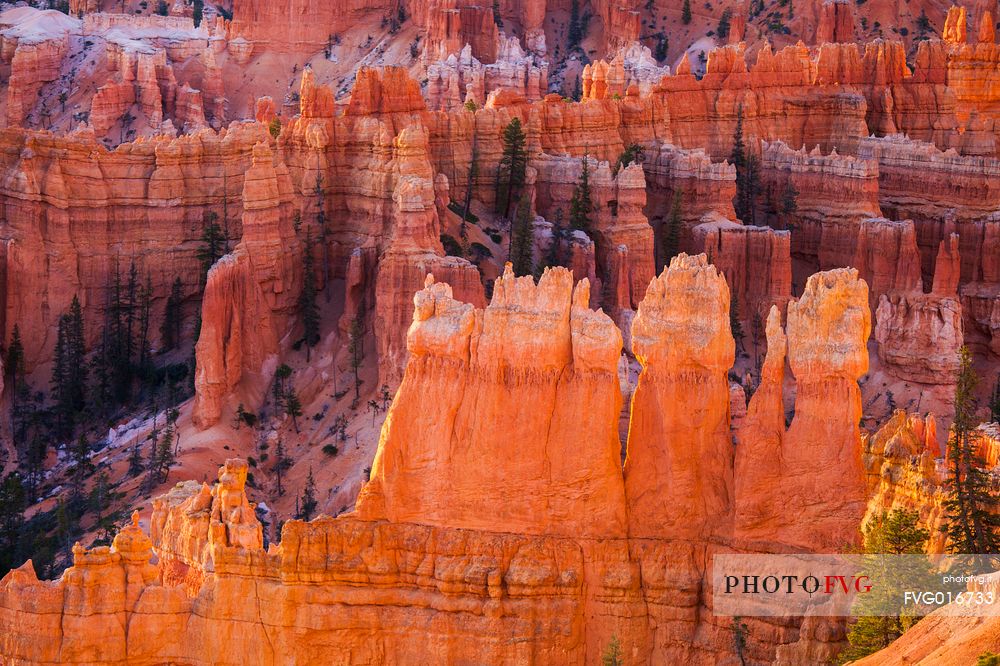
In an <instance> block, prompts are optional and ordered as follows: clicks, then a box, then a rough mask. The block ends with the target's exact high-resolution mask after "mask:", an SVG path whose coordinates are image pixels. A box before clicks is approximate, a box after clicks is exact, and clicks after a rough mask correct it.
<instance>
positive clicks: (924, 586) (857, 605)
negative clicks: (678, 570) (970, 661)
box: [711, 553, 1000, 617]
mask: <svg viewBox="0 0 1000 666" xmlns="http://www.w3.org/2000/svg"><path fill="white" fill-rule="evenodd" d="M997 568H998V567H997V556H996V555H992V556H987V555H951V556H941V555H938V556H926V555H761V554H734V553H725V554H716V555H715V556H714V557H713V558H712V576H711V580H712V610H713V612H714V613H715V614H716V615H732V616H736V615H739V616H743V617H754V616H758V617H760V616H767V617H795V616H809V615H813V616H816V615H823V616H862V615H869V616H900V617H921V616H924V615H928V614H930V613H932V612H934V611H938V610H941V611H942V612H943V613H948V614H950V615H964V616H992V615H1000V574H996V575H994V574H993V571H995V570H996V569H997Z"/></svg>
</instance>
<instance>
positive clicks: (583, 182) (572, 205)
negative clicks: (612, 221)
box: [569, 152, 594, 236]
mask: <svg viewBox="0 0 1000 666" xmlns="http://www.w3.org/2000/svg"><path fill="white" fill-rule="evenodd" d="M593 210H594V204H593V201H592V199H591V195H590V156H589V155H588V154H587V153H586V152H585V153H584V154H583V159H582V160H581V168H580V179H579V180H578V181H577V183H576V187H575V188H573V197H572V198H571V199H570V201H569V226H570V227H571V228H572V229H577V230H579V231H582V232H584V233H586V234H587V235H588V236H589V235H590V234H591V221H590V214H591V212H593Z"/></svg>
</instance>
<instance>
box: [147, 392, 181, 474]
mask: <svg viewBox="0 0 1000 666" xmlns="http://www.w3.org/2000/svg"><path fill="white" fill-rule="evenodd" d="M175 414H177V411H176V410H174V409H169V410H167V425H166V426H165V427H164V428H163V433H162V434H161V435H160V440H159V442H158V443H157V444H156V464H155V466H154V467H155V471H154V474H153V476H155V477H156V480H157V481H158V482H159V483H163V482H164V481H166V480H167V476H168V475H169V474H170V468H171V467H173V466H174V465H175V464H176V463H177V455H176V452H175V448H174V446H175V441H174V438H175V436H176V430H177V425H176V416H174V415H175Z"/></svg>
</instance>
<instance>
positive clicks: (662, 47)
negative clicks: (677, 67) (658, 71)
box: [653, 33, 670, 62]
mask: <svg viewBox="0 0 1000 666" xmlns="http://www.w3.org/2000/svg"><path fill="white" fill-rule="evenodd" d="M669 48H670V42H669V41H668V40H667V37H666V35H664V34H662V33H661V34H660V37H659V39H658V40H657V42H656V52H655V55H654V56H653V57H655V58H656V61H657V62H663V61H664V60H666V59H667V50H668V49H669Z"/></svg>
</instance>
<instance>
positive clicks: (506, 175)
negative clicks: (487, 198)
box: [496, 118, 528, 217]
mask: <svg viewBox="0 0 1000 666" xmlns="http://www.w3.org/2000/svg"><path fill="white" fill-rule="evenodd" d="M524 142H525V136H524V130H523V129H522V128H521V119H520V118H514V119H513V120H511V121H510V123H509V124H508V125H507V127H505V128H504V131H503V156H502V157H501V158H500V166H499V167H498V168H497V188H496V190H497V198H496V212H497V213H500V214H501V215H503V216H504V217H510V208H511V205H512V204H513V203H514V201H516V200H517V199H519V198H520V196H521V189H522V188H523V187H524V180H525V178H526V176H527V169H528V155H527V153H526V152H525V150H524Z"/></svg>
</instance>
